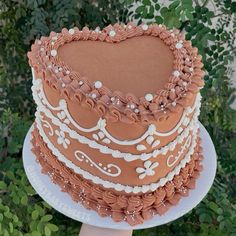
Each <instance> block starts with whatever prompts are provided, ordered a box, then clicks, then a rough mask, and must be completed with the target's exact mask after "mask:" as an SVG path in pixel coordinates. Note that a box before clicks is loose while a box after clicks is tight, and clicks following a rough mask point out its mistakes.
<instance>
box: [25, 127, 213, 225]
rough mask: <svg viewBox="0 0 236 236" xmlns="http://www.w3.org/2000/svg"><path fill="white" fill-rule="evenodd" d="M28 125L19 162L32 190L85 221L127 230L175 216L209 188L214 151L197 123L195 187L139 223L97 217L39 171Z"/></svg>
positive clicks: (69, 215)
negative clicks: (198, 168)
mask: <svg viewBox="0 0 236 236" xmlns="http://www.w3.org/2000/svg"><path fill="white" fill-rule="evenodd" d="M32 129H33V127H31V128H30V129H29V131H28V133H27V135H26V137H25V141H24V147H23V162H24V168H25V172H26V175H27V177H28V179H29V181H30V183H31V185H32V186H33V188H34V189H35V191H36V192H37V193H38V194H39V195H40V196H41V197H42V198H43V200H44V201H46V202H47V203H48V204H49V205H51V206H52V207H53V208H54V209H56V210H57V211H59V212H61V213H62V214H64V215H66V216H68V217H70V218H72V219H74V220H77V221H81V222H83V223H85V224H89V225H93V226H97V227H102V228H111V229H120V230H122V229H123V230H131V229H144V228H150V227H154V226H158V225H162V224H166V223H168V222H170V221H173V220H176V219H178V218H179V217H181V216H183V215H184V214H186V213H187V212H189V211H190V210H192V209H193V208H194V207H195V206H196V205H197V204H198V203H199V202H200V201H201V200H202V199H203V198H204V197H205V196H206V194H207V192H208V191H209V190H210V188H211V186H212V184H213V181H214V178H215V174H216V152H215V148H214V145H213V143H212V141H211V138H210V136H209V134H208V133H207V131H206V129H205V128H204V127H203V125H201V124H200V136H201V138H202V146H203V155H204V160H203V162H202V164H203V171H202V172H201V174H200V177H199V178H198V179H197V182H196V188H195V189H193V190H190V192H189V196H188V197H183V198H181V200H180V202H179V203H178V205H177V206H172V207H171V208H170V209H169V210H168V211H167V212H166V213H165V214H164V215H162V216H159V215H156V216H154V217H153V218H152V219H150V220H147V221H145V222H144V223H143V224H140V225H136V226H130V225H129V224H128V223H126V222H121V223H117V222H114V221H113V220H112V219H111V218H110V217H101V216H99V215H98V213H97V212H95V211H93V210H87V209H85V208H84V207H83V206H82V205H81V204H79V203H76V202H74V201H73V200H72V199H71V198H70V196H69V195H68V194H67V193H65V192H61V190H60V187H59V186H58V185H56V184H54V183H52V181H51V179H50V178H49V177H48V176H47V175H44V174H42V173H41V166H40V165H39V164H38V163H37V162H36V161H35V157H34V154H33V153H32V151H31V148H32V144H31V142H30V139H31V131H32Z"/></svg>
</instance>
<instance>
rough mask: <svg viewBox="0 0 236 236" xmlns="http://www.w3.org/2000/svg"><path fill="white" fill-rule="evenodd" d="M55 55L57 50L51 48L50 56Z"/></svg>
mask: <svg viewBox="0 0 236 236" xmlns="http://www.w3.org/2000/svg"><path fill="white" fill-rule="evenodd" d="M56 55H57V50H55V49H52V50H51V56H53V57H55V56H56Z"/></svg>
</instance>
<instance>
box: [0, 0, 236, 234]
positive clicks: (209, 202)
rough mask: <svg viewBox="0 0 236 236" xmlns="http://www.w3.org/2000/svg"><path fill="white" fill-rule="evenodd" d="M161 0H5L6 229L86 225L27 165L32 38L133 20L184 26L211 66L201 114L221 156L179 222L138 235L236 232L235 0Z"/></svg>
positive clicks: (0, 183) (1, 107) (0, 216)
mask: <svg viewBox="0 0 236 236" xmlns="http://www.w3.org/2000/svg"><path fill="white" fill-rule="evenodd" d="M160 2H163V1H160ZM160 2H159V1H157V0H142V1H135V0H120V1H115V0H108V1H105V0H99V1H92V0H85V1H82V0H78V1H76V0H53V1H51V0H22V1H5V0H0V9H1V10H0V26H1V27H0V163H1V164H0V196H1V199H0V235H4V236H5V235H35V236H37V235H46V236H48V235H76V234H78V232H79V228H80V224H79V223H78V222H75V221H73V220H71V219H69V218H67V217H65V216H63V215H61V214H59V213H57V212H56V211H55V210H53V209H52V208H51V207H50V206H49V205H48V204H47V203H45V202H44V201H43V200H42V199H41V198H40V197H39V196H38V195H37V194H36V193H35V191H34V190H33V189H32V187H31V186H30V184H29V182H28V180H27V178H26V176H25V173H24V170H23V165H22V160H21V151H22V144H23V140H24V136H25V135H26V132H27V130H28V128H29V127H30V125H31V123H32V122H33V118H34V117H33V114H34V110H35V106H34V103H33V101H32V97H31V90H30V86H31V73H30V68H29V66H28V62H27V58H26V52H27V51H28V50H29V49H30V44H31V43H32V42H33V40H34V39H35V38H38V37H40V36H41V35H47V34H49V32H50V31H52V30H53V31H60V29H61V28H62V27H67V28H70V27H72V26H74V25H77V26H79V27H83V26H85V25H87V26H89V27H92V28H94V27H96V26H97V25H99V26H100V27H103V26H105V25H108V24H109V23H115V22H117V21H121V22H124V23H126V21H128V19H136V20H137V21H138V22H142V21H144V20H145V21H146V22H157V23H164V24H165V25H167V26H168V27H169V28H173V27H176V28H179V29H180V30H182V31H185V32H186V38H187V39H190V40H191V41H192V43H193V45H194V46H196V47H198V49H199V52H200V54H201V55H202V56H203V62H204V65H205V70H206V76H205V82H206V86H205V88H204V89H203V90H202V95H203V104H202V111H201V117H200V119H201V122H202V123H203V124H204V126H205V127H206V128H207V130H208V132H209V133H210V135H211V137H212V139H213V142H214V144H215V147H216V150H217V155H218V171H217V176H216V179H215V182H214V185H213V187H212V189H211V191H210V192H209V194H208V195H207V197H206V198H205V199H204V200H203V201H202V202H201V203H200V204H199V205H198V206H197V207H196V208H195V209H194V210H192V211H191V212H190V213H188V214H186V215H185V216H183V217H182V218H180V219H178V220H176V221H175V222H173V223H169V224H167V225H164V226H160V227H156V228H152V229H147V230H139V231H135V232H134V235H157V233H158V235H204V236H205V235H214V236H217V235H231V236H233V235H236V201H235V199H236V191H235V188H234V186H235V184H236V173H235V170H236V139H235V131H236V112H235V111H234V110H232V109H231V108H230V104H231V102H232V101H233V100H234V95H233V92H234V91H233V89H232V88H231V87H230V86H229V85H230V76H231V74H232V71H231V70H230V63H231V62H232V60H233V58H234V55H235V46H234V45H235V44H234V41H235V32H236V27H235V26H236V18H235V12H236V3H235V2H231V0H223V1H221V0H214V1H213V0H212V1H208V0H205V1H201V0H195V1H190V0H183V1H179V0H172V1H165V5H163V4H161V3H160ZM135 4H137V6H138V7H135ZM210 5H212V6H213V9H215V10H214V12H212V11H211V10H210V8H209V6H210ZM215 12H217V13H215ZM214 21H216V23H215V24H213V22H214Z"/></svg>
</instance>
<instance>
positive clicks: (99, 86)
mask: <svg viewBox="0 0 236 236" xmlns="http://www.w3.org/2000/svg"><path fill="white" fill-rule="evenodd" d="M94 87H95V88H96V89H100V88H101V87H102V82H101V81H96V82H95V83H94Z"/></svg>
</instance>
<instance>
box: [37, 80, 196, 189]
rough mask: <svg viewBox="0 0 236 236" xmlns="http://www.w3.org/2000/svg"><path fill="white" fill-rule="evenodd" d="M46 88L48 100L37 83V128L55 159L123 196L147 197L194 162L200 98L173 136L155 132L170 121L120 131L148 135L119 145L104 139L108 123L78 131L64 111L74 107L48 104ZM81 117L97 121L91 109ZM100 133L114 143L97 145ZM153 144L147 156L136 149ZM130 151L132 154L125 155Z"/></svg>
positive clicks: (180, 119)
mask: <svg viewBox="0 0 236 236" xmlns="http://www.w3.org/2000/svg"><path fill="white" fill-rule="evenodd" d="M45 88H46V90H48V91H49V93H48V94H50V95H52V94H53V91H51V90H50V89H49V87H47V85H45V84H43V83H42V80H40V79H35V78H34V85H33V87H32V90H33V96H34V99H35V101H36V104H37V112H36V124H37V128H38V129H39V131H40V135H41V136H42V137H43V139H44V142H46V143H47V144H48V145H49V147H50V149H51V150H52V151H53V152H54V153H56V154H57V155H56V156H58V157H59V158H61V159H64V160H65V159H66V162H67V165H70V166H71V167H72V168H73V169H74V170H76V171H77V172H78V173H79V174H83V176H84V177H85V178H87V179H90V180H92V181H94V183H99V184H103V185H104V186H106V187H113V188H114V189H116V190H120V191H122V190H125V191H126V192H134V193H138V192H147V191H149V190H155V189H156V188H157V187H158V186H161V185H163V184H165V183H166V182H167V181H168V180H171V179H173V176H174V175H176V174H178V173H179V172H180V169H181V167H183V166H185V164H186V163H187V162H189V161H190V156H191V155H192V154H193V151H194V147H195V145H196V139H197V128H198V123H197V122H198V120H197V117H198V114H199V108H200V95H197V96H196V99H195V101H194V102H193V105H192V106H191V107H187V108H186V109H185V110H184V111H183V112H182V115H181V117H180V118H179V120H177V121H176V122H177V124H176V125H175V126H174V128H173V129H172V130H170V131H169V130H168V131H167V132H160V131H157V130H156V127H158V128H159V127H161V126H163V125H162V123H163V124H165V122H167V121H162V123H159V124H156V123H155V124H154V123H152V124H150V125H149V126H147V125H143V126H142V125H141V124H135V125H136V126H135V127H132V129H129V130H127V129H122V127H120V128H119V130H120V131H121V132H120V133H122V132H123V133H125V134H126V133H135V132H137V130H138V129H139V127H140V126H142V127H146V132H144V134H143V137H142V136H141V138H139V139H136V140H135V141H134V140H132V141H131V140H129V139H128V138H126V139H125V140H123V141H121V140H118V141H119V142H120V143H118V144H117V139H114V140H110V139H109V138H108V137H105V136H108V135H110V132H108V131H107V130H106V129H105V128H106V126H104V124H106V123H108V122H106V120H105V123H103V122H100V124H99V122H98V125H97V126H94V127H95V128H84V127H83V128H82V131H81V126H80V127H79V128H78V124H79V123H77V122H76V121H74V119H73V117H72V115H70V111H69V110H67V109H66V104H67V103H70V101H69V100H68V101H65V100H62V99H60V97H56V99H55V101H57V105H58V104H59V106H56V105H54V106H53V105H51V103H53V102H51V101H50V102H49V101H48V99H47V95H46V93H45V92H44V89H45ZM54 92H55V91H54ZM62 101H64V102H62ZM79 115H80V117H81V118H82V117H85V118H87V119H89V117H92V118H93V117H94V114H93V113H92V111H90V110H89V109H88V108H87V110H86V112H85V113H80V114H79ZM98 121H101V119H99V120H98ZM75 124H76V125H77V126H75ZM102 124H103V125H102ZM108 124H109V123H108ZM150 127H152V128H153V129H150ZM88 130H89V132H88ZM85 131H87V132H85ZM94 131H96V132H94ZM81 132H82V133H81ZM88 133H89V134H88ZM96 133H97V134H96ZM101 133H102V134H103V135H104V136H103V140H106V139H107V140H108V139H109V140H110V143H108V142H107V143H105V142H103V141H102V140H101V141H98V140H97V139H96V136H97V137H99V135H101ZM145 135H146V137H145ZM135 142H136V143H135ZM149 142H151V145H150V144H149V146H151V147H149V150H145V149H142V150H137V149H138V148H137V147H140V146H141V147H142V146H143V147H145V145H146V146H148V143H149ZM124 143H126V145H125V144H124ZM127 143H128V144H127ZM133 143H135V144H133ZM127 146H128V149H125V148H127ZM126 150H127V151H126ZM148 151H149V152H148ZM134 152H136V153H134ZM127 177H128V178H127Z"/></svg>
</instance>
